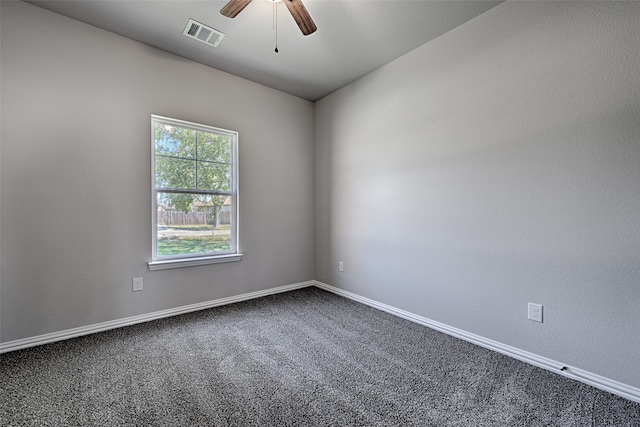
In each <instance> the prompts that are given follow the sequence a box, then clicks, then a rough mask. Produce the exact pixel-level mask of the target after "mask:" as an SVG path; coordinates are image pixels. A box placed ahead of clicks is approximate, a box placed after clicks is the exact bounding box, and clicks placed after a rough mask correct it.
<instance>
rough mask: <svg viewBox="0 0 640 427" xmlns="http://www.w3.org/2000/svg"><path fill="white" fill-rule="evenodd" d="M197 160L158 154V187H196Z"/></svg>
mask: <svg viewBox="0 0 640 427" xmlns="http://www.w3.org/2000/svg"><path fill="white" fill-rule="evenodd" d="M195 185H196V162H195V161H194V160H183V159H178V158H175V157H164V156H156V188H186V189H194V188H195Z"/></svg>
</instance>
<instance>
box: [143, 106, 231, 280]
mask: <svg viewBox="0 0 640 427" xmlns="http://www.w3.org/2000/svg"><path fill="white" fill-rule="evenodd" d="M156 123H162V124H165V125H170V126H176V127H182V128H187V129H191V130H196V131H202V132H208V133H216V134H219V135H225V136H228V137H230V138H231V192H230V194H228V195H229V196H230V197H231V216H232V219H231V244H230V249H229V251H225V252H222V253H220V254H212V253H203V254H201V255H199V254H188V255H172V256H158V253H157V249H158V247H157V244H158V227H157V225H158V192H161V191H162V189H159V188H157V187H156V165H155V159H156V150H155V145H156V143H155V124H156ZM164 190H165V191H166V190H167V189H164ZM187 194H199V192H198V191H197V190H194V192H193V193H190V192H187ZM200 194H201V193H200ZM151 198H152V203H151V204H152V215H151V217H152V220H151V222H152V259H151V261H149V263H148V265H149V269H150V270H162V269H168V268H178V267H189V266H194V265H205V264H217V263H223V262H233V261H240V260H242V253H240V250H239V246H238V242H239V238H238V237H239V236H238V220H239V215H238V132H235V131H230V130H226V129H221V128H217V127H213V126H208V125H202V124H198V123H193V122H188V121H184V120H179V119H173V118H170V117H163V116H158V115H151Z"/></svg>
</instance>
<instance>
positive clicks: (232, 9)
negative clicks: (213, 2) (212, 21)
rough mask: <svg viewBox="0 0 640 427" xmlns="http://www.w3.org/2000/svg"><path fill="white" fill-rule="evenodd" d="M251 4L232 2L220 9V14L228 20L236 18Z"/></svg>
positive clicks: (235, 0)
mask: <svg viewBox="0 0 640 427" xmlns="http://www.w3.org/2000/svg"><path fill="white" fill-rule="evenodd" d="M249 3H251V0H231V1H230V2H229V3H227V4H225V5H224V7H223V8H222V9H220V13H221V14H223V15H224V16H226V17H227V18H235V17H236V16H237V15H238V14H239V13H240V12H242V9H244V8H245V7H247V5H248V4H249Z"/></svg>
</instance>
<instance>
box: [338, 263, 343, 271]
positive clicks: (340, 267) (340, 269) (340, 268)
mask: <svg viewBox="0 0 640 427" xmlns="http://www.w3.org/2000/svg"><path fill="white" fill-rule="evenodd" d="M338 271H344V262H342V261H338Z"/></svg>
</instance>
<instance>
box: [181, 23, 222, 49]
mask: <svg viewBox="0 0 640 427" xmlns="http://www.w3.org/2000/svg"><path fill="white" fill-rule="evenodd" d="M182 34H184V35H185V36H187V37H190V38H192V39H195V40H198V41H199V42H202V43H206V44H208V45H209V46H213V47H218V44H220V41H221V40H222V38H223V37H224V33H221V32H220V31H218V30H215V29H213V28H211V27H207V26H206V25H204V24H201V23H200V22H198V21H194V20H193V19H189V22H187V26H186V27H185V28H184V31H183V32H182Z"/></svg>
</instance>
